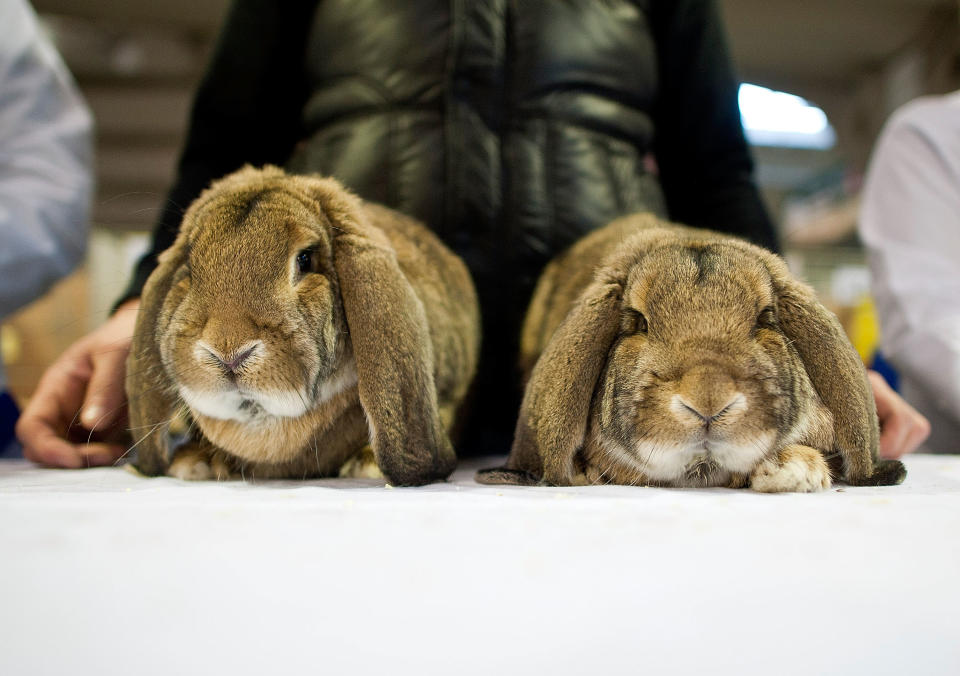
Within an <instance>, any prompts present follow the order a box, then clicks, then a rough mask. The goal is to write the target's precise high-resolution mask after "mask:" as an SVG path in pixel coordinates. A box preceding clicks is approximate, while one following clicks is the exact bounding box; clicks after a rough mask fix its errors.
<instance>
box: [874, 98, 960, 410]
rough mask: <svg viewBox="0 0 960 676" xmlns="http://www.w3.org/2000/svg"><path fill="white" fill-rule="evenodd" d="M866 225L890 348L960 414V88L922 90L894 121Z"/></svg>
mask: <svg viewBox="0 0 960 676" xmlns="http://www.w3.org/2000/svg"><path fill="white" fill-rule="evenodd" d="M860 234H861V237H862V238H863V241H864V243H865V244H866V246H867V249H868V251H869V254H870V266H871V271H872V274H873V285H874V288H873V291H874V296H875V298H876V301H877V310H878V313H879V315H880V320H881V329H882V340H883V350H884V353H885V355H886V356H887V357H888V358H889V359H890V360H891V361H892V362H893V363H894V365H895V366H897V368H898V369H899V370H900V371H901V373H902V374H903V376H904V379H905V380H907V379H909V380H910V381H912V382H913V383H914V384H916V385H919V386H920V387H921V388H922V390H923V391H925V392H926V393H927V395H928V398H929V399H930V400H931V401H933V402H935V405H936V407H937V408H938V409H940V412H941V413H943V414H946V415H948V416H949V417H950V418H952V419H953V420H955V421H960V93H955V94H952V95H949V96H946V97H938V98H925V99H919V100H917V101H915V102H913V103H911V104H908V105H907V106H906V107H904V108H902V109H901V110H900V111H898V112H897V113H896V114H895V115H894V116H893V118H892V119H891V120H890V121H889V122H888V123H887V126H886V128H885V129H884V132H883V134H882V135H881V137H880V140H879V141H878V144H877V147H876V149H875V151H874V155H873V158H872V160H871V163H870V169H869V172H868V175H867V182H866V186H865V188H864V200H863V209H862V212H861V219H860Z"/></svg>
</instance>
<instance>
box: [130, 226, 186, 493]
mask: <svg viewBox="0 0 960 676" xmlns="http://www.w3.org/2000/svg"><path fill="white" fill-rule="evenodd" d="M187 253H188V245H187V240H186V237H185V236H184V235H183V234H181V235H179V236H178V237H177V239H176V241H175V242H174V243H173V245H172V246H171V247H170V248H169V249H167V250H166V251H164V252H163V253H162V254H160V258H159V264H158V265H157V267H156V269H155V270H154V271H153V273H151V275H150V277H149V278H148V279H147V283H146V284H145V285H144V287H143V293H142V294H141V296H140V309H139V310H138V311H137V323H136V328H135V329H134V333H133V342H132V344H131V347H130V356H129V357H127V376H126V389H127V398H128V409H129V418H130V429H131V430H132V431H133V441H134V444H133V447H134V448H136V451H137V460H136V463H135V466H136V468H137V469H138V470H139V471H140V472H141V473H143V474H146V475H147V476H158V475H160V474H163V473H165V472H166V470H167V467H168V466H169V465H170V458H169V457H168V449H167V436H168V435H167V430H168V426H169V421H170V419H171V417H172V416H173V415H174V412H175V411H176V409H177V406H178V401H177V395H176V387H175V386H174V384H173V382H172V381H171V380H170V378H169V377H168V376H167V372H166V370H165V369H164V368H163V362H162V360H161V357H160V346H159V343H158V338H157V322H158V320H159V317H160V312H161V310H162V308H163V302H164V299H165V298H166V297H167V294H169V293H170V290H171V288H172V287H173V284H174V280H175V279H176V274H177V271H178V270H179V269H180V268H181V267H182V266H183V265H184V264H185V263H186V260H187Z"/></svg>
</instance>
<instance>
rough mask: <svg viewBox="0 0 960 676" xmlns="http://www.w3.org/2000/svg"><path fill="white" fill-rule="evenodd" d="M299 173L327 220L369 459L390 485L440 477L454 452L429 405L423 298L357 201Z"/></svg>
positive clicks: (429, 351)
mask: <svg viewBox="0 0 960 676" xmlns="http://www.w3.org/2000/svg"><path fill="white" fill-rule="evenodd" d="M306 180H307V181H308V182H309V192H310V195H311V196H312V197H313V198H314V199H316V200H317V201H318V202H319V204H320V206H321V208H322V210H323V213H324V214H325V215H326V217H327V218H328V219H329V220H330V221H331V225H332V232H331V237H332V240H333V263H334V267H335V268H336V273H337V278H338V281H339V285H340V295H341V297H342V299H343V307H344V313H345V314H346V320H347V326H348V329H349V332H350V340H351V343H352V345H353V356H354V359H355V361H356V366H357V376H358V380H359V391H360V404H361V406H362V407H363V410H364V413H365V414H366V417H367V422H368V424H369V427H370V443H371V446H372V447H373V452H374V455H375V457H376V459H377V464H378V465H379V466H380V470H381V471H382V472H383V474H384V475H385V476H386V477H387V478H388V479H389V480H390V481H391V482H392V483H394V484H397V485H419V484H425V483H429V482H431V481H435V480H438V479H444V478H446V477H447V476H448V475H449V474H450V472H452V471H453V468H454V466H455V465H456V456H455V454H454V451H453V446H452V444H451V443H450V438H449V437H448V435H447V432H446V430H445V429H444V426H443V422H442V420H441V417H440V412H439V407H438V405H437V393H436V386H435V384H434V358H433V346H432V343H431V340H430V328H429V326H428V324H427V316H426V313H425V311H424V308H423V304H422V303H421V301H420V299H419V298H418V297H417V295H416V293H415V292H414V290H413V287H412V286H411V284H410V282H409V280H408V279H407V277H406V276H405V275H404V273H403V271H402V270H401V269H400V266H399V264H398V262H397V256H396V251H395V250H394V248H393V246H392V245H391V244H390V241H389V240H388V239H387V236H386V235H385V234H384V232H383V231H382V230H380V229H379V228H377V227H375V226H374V225H373V224H371V223H369V222H368V221H367V218H366V217H365V214H364V211H363V205H362V203H361V202H360V200H359V199H358V198H356V197H355V196H353V195H352V194H350V193H349V192H347V191H346V190H345V189H344V188H343V187H342V186H341V185H340V184H339V183H337V182H336V181H334V180H332V179H327V178H313V177H311V178H309V179H306Z"/></svg>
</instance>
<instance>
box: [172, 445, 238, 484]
mask: <svg viewBox="0 0 960 676" xmlns="http://www.w3.org/2000/svg"><path fill="white" fill-rule="evenodd" d="M167 476H172V477H174V478H175V479H183V480H184V481H211V480H212V481H227V480H229V479H232V478H233V474H232V473H231V471H230V467H229V466H228V465H227V463H226V461H225V460H224V459H223V458H222V457H221V456H220V454H219V453H211V452H210V451H208V450H206V449H204V448H198V447H196V446H185V447H183V448H180V449H179V450H178V451H177V454H176V455H175V456H174V458H173V462H171V463H170V467H169V468H168V469H167Z"/></svg>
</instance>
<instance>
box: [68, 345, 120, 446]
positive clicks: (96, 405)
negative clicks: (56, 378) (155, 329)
mask: <svg viewBox="0 0 960 676" xmlns="http://www.w3.org/2000/svg"><path fill="white" fill-rule="evenodd" d="M128 353H129V348H128V347H126V346H124V345H121V346H119V347H110V348H106V349H103V350H99V351H97V352H95V353H94V354H92V355H91V356H90V360H91V362H92V364H93V371H92V373H91V375H90V383H89V385H88V386H87V393H86V397H85V398H84V400H83V407H82V409H81V410H82V413H81V414H80V421H81V422H82V423H83V426H84V427H86V428H87V429H88V430H103V429H106V428H109V427H110V426H111V425H112V424H113V423H115V422H116V421H117V419H118V418H119V417H120V414H121V412H122V409H123V405H124V402H125V401H126V393H125V392H124V374H125V373H126V360H127V354H128Z"/></svg>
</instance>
